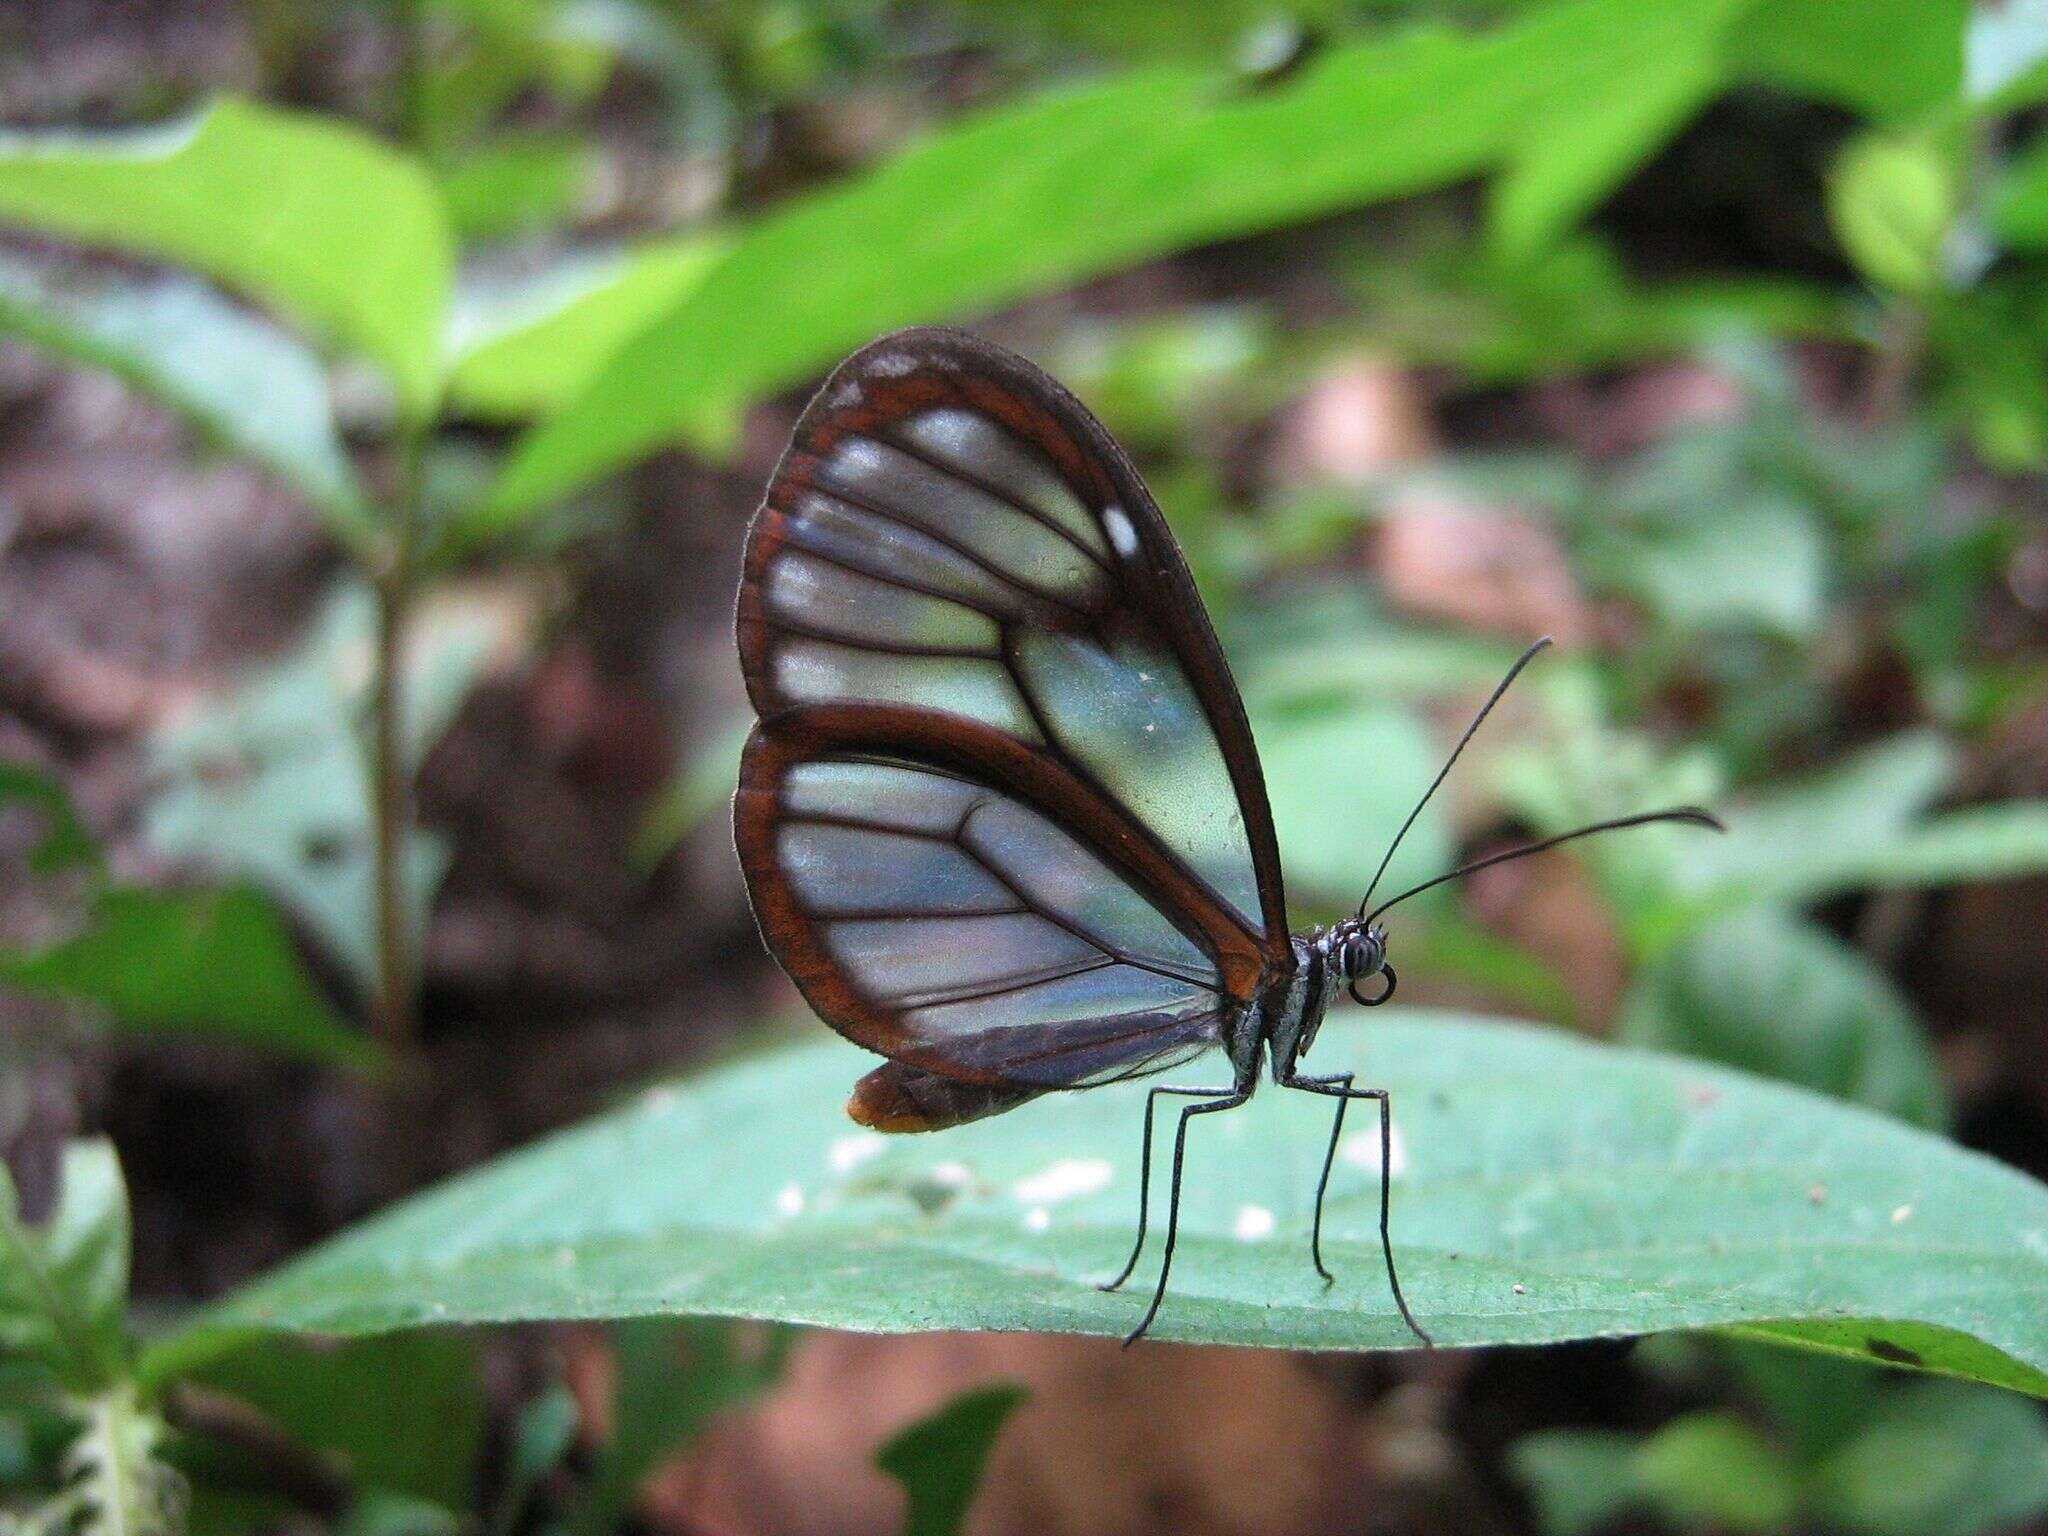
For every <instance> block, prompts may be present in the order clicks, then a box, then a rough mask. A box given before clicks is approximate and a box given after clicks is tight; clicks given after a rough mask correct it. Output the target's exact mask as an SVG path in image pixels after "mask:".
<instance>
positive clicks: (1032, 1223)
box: [1024, 1205, 1052, 1232]
mask: <svg viewBox="0 0 2048 1536" xmlns="http://www.w3.org/2000/svg"><path fill="white" fill-rule="evenodd" d="M1051 1225H1052V1212H1051V1211H1048V1210H1047V1209H1046V1208H1045V1207H1044V1206H1042V1205H1037V1206H1033V1207H1032V1208H1031V1209H1030V1210H1028V1211H1026V1212H1025V1213H1024V1230H1025V1231H1026V1232H1043V1231H1045V1230H1046V1229H1047V1228H1048V1227H1050V1226H1051Z"/></svg>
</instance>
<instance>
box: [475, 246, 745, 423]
mask: <svg viewBox="0 0 2048 1536" xmlns="http://www.w3.org/2000/svg"><path fill="white" fill-rule="evenodd" d="M728 244H729V242H728V241H727V239H726V238H725V237H724V236H722V235H715V234H690V235H679V236H676V237H674V238H672V239H666V240H649V241H646V242H644V243H642V244H639V245H632V246H625V247H622V248H620V249H618V250H613V251H586V252H583V253H581V254H579V255H576V256H574V257H570V258H567V259H565V260H563V261H562V262H560V263H558V264H557V265H556V266H553V267H551V268H549V269H548V270H546V271H544V272H542V273H539V274H538V275H533V276H527V277H522V278H520V279H518V280H517V281H506V280H503V279H500V280H496V281H493V280H492V279H490V278H489V277H488V276H486V275H483V274H474V275H471V276H468V277H466V278H465V279H464V281H463V283H462V286H461V287H459V288H457V289H456V293H455V319H454V322H453V324H452V326H451V331H452V339H451V343H450V345H451V350H452V352H453V354H454V358H455V364H454V372H453V373H452V374H451V375H450V377H449V381H448V391H449V395H450V397H451V399H453V401H454V402H455V403H456V404H457V405H459V406H460V407H462V408H463V409H464V410H467V411H470V412H472V413H473V414H475V415H478V416H481V417H484V418H486V419H489V420H492V421H517V420H520V419H522V418H526V417H532V416H544V415H546V414H548V413H549V412H551V411H555V410H559V409H560V408H561V407H562V406H563V405H565V404H566V403H567V402H569V401H570V400H572V399H574V398H575V397H576V395H577V394H579V393H580V392H581V391H582V390H583V388H584V386H585V385H587V384H588V383H589V382H590V380H591V379H592V377H593V376H594V375H595V374H596V373H597V371H598V369H599V367H600V366H601V365H602V364H604V363H605V362H606V361H607V360H608V359H609V358H610V357H611V356H612V355H613V354H614V353H616V352H617V351H618V350H619V348H620V346H622V345H623V344H624V343H625V342H626V341H627V340H628V339H630V338H631V337H632V336H633V334H634V333H635V332H637V331H639V330H640V329H641V328H642V327H644V326H645V325H647V324H648V323H649V322H650V321H652V320H654V319H655V318H656V317H658V316H660V315H662V314H663V313H665V312H667V311H668V310H669V309H671V308H673V307H674V306H675V304H676V303H677V302H678V301H679V300H680V299H681V298H682V297H683V295H684V294H686V293H687V292H689V290H690V289H691V288H692V287H694V286H695V285H696V284H697V283H698V282H700V281H702V279H703V277H704V275H705V273H707V272H708V271H710V270H711V268H712V266H713V265H714V264H716V262H717V261H718V259H719V258H720V257H722V256H723V255H724V254H725V252H726V249H727V246H728ZM721 414H723V413H721ZM713 421H714V418H712V417H707V418H706V421H705V423H704V425H705V426H706V427H709V426H710V425H712V424H713ZM710 440H712V441H715V440H716V439H715V438H712V439H710Z"/></svg>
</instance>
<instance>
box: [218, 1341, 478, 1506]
mask: <svg viewBox="0 0 2048 1536" xmlns="http://www.w3.org/2000/svg"><path fill="white" fill-rule="evenodd" d="M480 1365H481V1362H480V1361H479V1358H478V1353H477V1346H476V1341H475V1340H474V1339H473V1338H471V1337H470V1336H468V1335H466V1334H462V1333H457V1332H454V1331H452V1330H448V1329H423V1330H416V1331H414V1332H410V1333H400V1334H390V1335H387V1336H385V1337H382V1338H374V1339H352V1340H348V1341H346V1342H343V1343H339V1344H336V1343H329V1342H325V1341H322V1342H316V1343H306V1342H301V1341H299V1340H296V1339H290V1338H280V1337H276V1336H271V1337H266V1338H262V1339H259V1340H257V1341H256V1342H254V1343H252V1344H250V1345H248V1346H247V1347H245V1348H242V1349H239V1350H236V1351H235V1352H234V1353H232V1354H229V1355H227V1356H226V1357H224V1358H223V1359H220V1360H217V1361H214V1362H212V1363H211V1364H209V1365H207V1366H206V1367H204V1368H203V1369H201V1370H199V1371H197V1372H194V1373H193V1375H192V1377H191V1379H192V1380H195V1381H198V1382H200V1383H202V1384H203V1385H205V1386H208V1387H211V1388H214V1389H216V1390H218V1391H222V1392H227V1393H230V1394H232V1395H233V1396H234V1397H236V1398H239V1399H240V1400H242V1401H243V1402H245V1403H247V1404H249V1405H251V1406H252V1407H254V1408H256V1409H257V1410H258V1411H260V1412H261V1413H262V1414H263V1416H264V1417H265V1418H267V1419H269V1420H270V1422H271V1423H273V1424H275V1425H276V1426H277V1427H278V1428H280V1429H282V1430H284V1431H285V1432H286V1433H287V1434H289V1435H290V1436H291V1437H292V1438H293V1439H294V1440H295V1441H297V1442H298V1443H299V1444H301V1445H304V1446H308V1447H311V1448H312V1449H314V1450H317V1451H320V1452H323V1453H327V1454H331V1455H335V1456H339V1457H341V1458H342V1461H343V1465H345V1466H346V1467H347V1469H348V1476H349V1480H350V1481H351V1483H352V1484H353V1485H354V1486H356V1487H357V1488H360V1489H375V1490H377V1491H378V1492H380V1493H387V1494H401V1495H404V1496H406V1497H408V1498H414V1499H424V1500H427V1501H429V1502H431V1503H434V1504H439V1505H444V1506H447V1507H450V1508H455V1509H464V1508H468V1507H469V1506H470V1503H471V1500H472V1498H473V1494H474V1484H475V1480H476V1473H477V1462H478V1459H479V1457H480V1456H481V1455H482V1452H483V1436H484V1391H483V1378H482V1375H481V1373H480Z"/></svg>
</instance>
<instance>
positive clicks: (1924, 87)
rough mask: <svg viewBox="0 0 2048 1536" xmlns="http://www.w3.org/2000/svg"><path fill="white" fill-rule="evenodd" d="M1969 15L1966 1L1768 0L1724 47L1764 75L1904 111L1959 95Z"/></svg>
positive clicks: (1866, 105) (1882, 110)
mask: <svg viewBox="0 0 2048 1536" xmlns="http://www.w3.org/2000/svg"><path fill="white" fill-rule="evenodd" d="M1969 13H1970V7H1969V4H1968V0H1857V3H1856V4H1854V5H1843V4H1842V3H1841V0H1773V3H1772V4H1770V5H1762V6H1758V7H1757V8H1756V9H1755V11H1754V12H1753V13H1752V14H1751V15H1750V16H1749V17H1748V18H1747V19H1746V20H1745V21H1743V22H1742V24H1741V25H1739V26H1737V27H1734V28H1732V29H1731V30H1730V33H1729V38H1728V45H1729V52H1730V54H1731V55H1732V57H1733V59H1734V61H1735V62H1736V63H1737V64H1738V65H1740V66H1741V67H1743V68H1745V69H1746V70H1748V71H1750V72H1752V73H1754V74H1756V75H1758V76H1760V77H1761V78H1763V79H1766V80H1770V81H1773V82H1776V83H1779V84H1782V85H1787V86H1790V87H1792V88H1793V89H1795V90H1800V91H1804V92H1808V93H1810V94H1813V95H1818V96H1824V97H1828V98H1831V99H1833V100H1835V101H1839V102H1841V103H1842V104H1843V105H1845V106H1850V107H1854V108H1856V109H1857V110H1859V111H1862V112H1867V113H1869V114H1871V115H1872V116H1874V117H1880V118H1891V117H1903V116H1909V115H1911V114H1913V113H1917V112H1926V111H1931V110H1933V109H1935V108H1938V107H1940V106H1943V105H1945V104H1946V103H1949V102H1952V101H1954V100H1955V99H1956V98H1957V97H1958V96H1959V95H1960V94H1961V92H1962V88H1963V29H1964V24H1965V23H1966V22H1967V21H1968V20H1969ZM2022 25H2024V23H2022Z"/></svg>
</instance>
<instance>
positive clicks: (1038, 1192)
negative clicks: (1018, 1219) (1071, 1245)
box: [1017, 1157, 1112, 1205]
mask: <svg viewBox="0 0 2048 1536" xmlns="http://www.w3.org/2000/svg"><path fill="white" fill-rule="evenodd" d="M1111 1172H1112V1170H1111V1168H1110V1166H1109V1164H1108V1163H1107V1162H1105V1161H1104V1160H1103V1159H1101V1158H1099V1157H1063V1158H1061V1159H1060V1160H1059V1161H1058V1162H1056V1163H1054V1164H1052V1165H1051V1166H1050V1167H1047V1168H1042V1169H1040V1170H1039V1171H1038V1172H1037V1173H1034V1174H1031V1175H1029V1176H1028V1177H1026V1178H1022V1179H1019V1180H1018V1181H1017V1198H1018V1199H1019V1200H1021V1201H1023V1202H1024V1203H1025V1204H1026V1205H1052V1204H1055V1203H1057V1202H1058V1201H1061V1200H1071V1199H1073V1198H1074V1197H1075V1196H1076V1195H1092V1194H1094V1193H1095V1191H1097V1190H1098V1189H1106V1188H1108V1187H1109V1178H1110V1174H1111Z"/></svg>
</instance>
